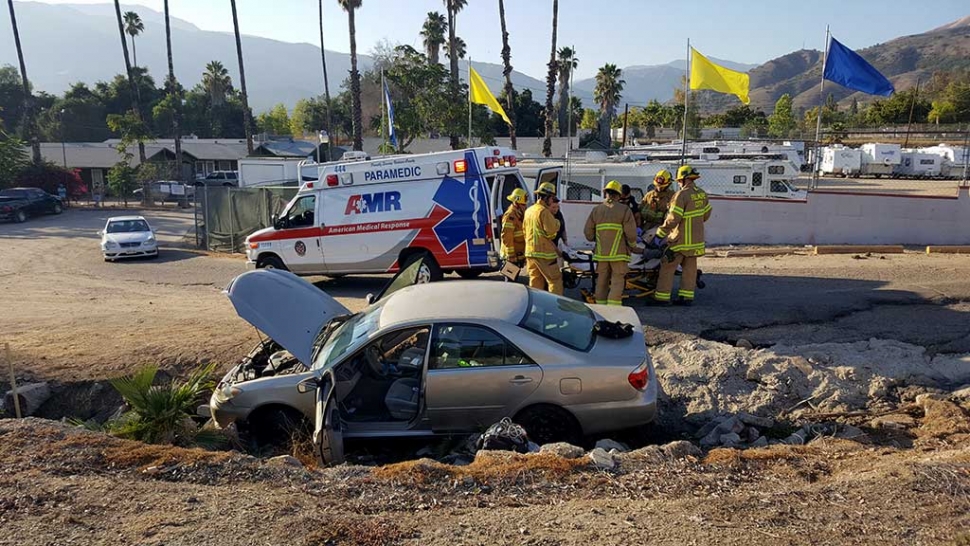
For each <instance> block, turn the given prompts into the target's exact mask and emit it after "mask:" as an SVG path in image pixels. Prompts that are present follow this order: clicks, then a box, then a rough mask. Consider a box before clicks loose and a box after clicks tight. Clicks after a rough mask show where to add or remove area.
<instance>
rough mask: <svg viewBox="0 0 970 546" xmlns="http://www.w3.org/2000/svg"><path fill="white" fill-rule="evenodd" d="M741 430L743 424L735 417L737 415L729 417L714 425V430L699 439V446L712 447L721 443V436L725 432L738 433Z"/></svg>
mask: <svg viewBox="0 0 970 546" xmlns="http://www.w3.org/2000/svg"><path fill="white" fill-rule="evenodd" d="M742 430H744V424H743V423H742V422H741V421H740V420H739V419H738V418H737V416H732V417H729V418H727V419H725V420H724V421H722V422H721V423H720V424H719V425H717V426H716V427H714V430H712V431H711V432H710V433H709V434H708V435H707V436H705V437H703V438H702V439H701V447H714V446H717V445H721V443H722V442H721V436H723V435H725V434H731V433H738V432H741V431H742Z"/></svg>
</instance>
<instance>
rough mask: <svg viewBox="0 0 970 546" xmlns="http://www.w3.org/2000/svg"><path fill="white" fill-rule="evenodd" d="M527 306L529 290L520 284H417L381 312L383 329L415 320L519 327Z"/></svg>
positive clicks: (393, 298) (389, 300) (392, 297)
mask: <svg viewBox="0 0 970 546" xmlns="http://www.w3.org/2000/svg"><path fill="white" fill-rule="evenodd" d="M528 304H529V292H528V289H527V288H526V287H525V285H522V284H518V283H503V282H494V281H447V282H434V283H428V284H416V285H413V286H408V287H407V288H402V289H401V290H399V291H397V292H394V293H393V294H391V295H390V296H388V297H387V303H385V304H384V310H383V311H382V312H381V327H382V328H383V327H385V326H387V325H391V324H398V323H402V322H410V321H415V320H435V321H438V320H469V319H472V320H498V321H505V322H509V323H512V324H518V323H519V321H521V320H522V317H524V316H525V311H526V307H527V306H528Z"/></svg>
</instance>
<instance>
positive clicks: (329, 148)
mask: <svg viewBox="0 0 970 546" xmlns="http://www.w3.org/2000/svg"><path fill="white" fill-rule="evenodd" d="M320 61H321V62H322V63H323V93H324V96H325V97H326V98H327V133H332V132H333V129H332V127H333V118H331V117H330V80H329V79H328V78H327V50H326V49H324V47H323V0H320ZM332 154H333V144H331V139H329V138H328V139H327V161H331V160H332V159H333V157H331V156H332ZM317 157H319V154H318V156H317Z"/></svg>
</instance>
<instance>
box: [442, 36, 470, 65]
mask: <svg viewBox="0 0 970 546" xmlns="http://www.w3.org/2000/svg"><path fill="white" fill-rule="evenodd" d="M455 52H456V53H458V58H459V59H464V58H465V54H466V53H467V52H468V48H467V46H466V45H465V40H462V39H461V36H455ZM445 55H447V56H448V60H451V44H445Z"/></svg>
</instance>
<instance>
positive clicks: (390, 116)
mask: <svg viewBox="0 0 970 546" xmlns="http://www.w3.org/2000/svg"><path fill="white" fill-rule="evenodd" d="M384 101H385V102H387V127H388V131H387V133H388V135H387V136H388V140H389V141H390V143H391V145H392V146H394V147H395V148H397V135H395V134H394V105H393V104H391V92H390V90H388V88H387V80H384Z"/></svg>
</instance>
